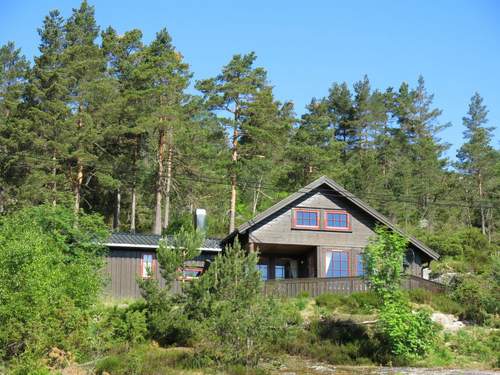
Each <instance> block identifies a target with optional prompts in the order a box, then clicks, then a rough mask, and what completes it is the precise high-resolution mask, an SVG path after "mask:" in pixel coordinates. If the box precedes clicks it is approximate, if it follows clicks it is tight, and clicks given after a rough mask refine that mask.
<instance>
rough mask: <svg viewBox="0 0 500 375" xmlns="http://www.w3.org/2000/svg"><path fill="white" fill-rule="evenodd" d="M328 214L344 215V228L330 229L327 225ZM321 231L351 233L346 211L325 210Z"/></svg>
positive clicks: (349, 220)
mask: <svg viewBox="0 0 500 375" xmlns="http://www.w3.org/2000/svg"><path fill="white" fill-rule="evenodd" d="M328 214H342V215H346V219H347V226H346V227H331V226H329V225H328ZM323 229H324V230H328V231H333V232H352V225H351V215H350V214H349V212H347V211H346V210H325V211H324V212H323Z"/></svg>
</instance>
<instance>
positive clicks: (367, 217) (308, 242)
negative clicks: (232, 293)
mask: <svg viewBox="0 0 500 375" xmlns="http://www.w3.org/2000/svg"><path fill="white" fill-rule="evenodd" d="M377 225H382V226H386V227H388V228H390V229H391V230H393V231H396V232H398V233H400V234H401V235H403V236H404V237H406V238H407V239H408V241H409V245H408V250H407V253H406V257H405V261H404V265H403V266H404V268H405V270H406V272H407V273H408V274H411V275H414V276H417V277H422V276H424V269H425V268H428V267H429V263H430V262H431V261H432V260H435V259H438V257H439V255H438V254H437V253H436V252H434V251H433V250H432V249H430V248H428V247H427V246H425V245H424V244H423V243H421V242H420V241H418V240H417V239H415V238H413V237H411V236H408V235H407V234H405V233H404V232H403V231H402V230H401V229H399V228H398V227H396V226H395V225H394V224H392V223H391V222H390V221H389V219H387V218H386V217H385V216H383V215H382V214H380V213H379V212H377V211H376V210H374V209H373V208H371V207H369V206H368V205H367V204H366V203H364V202H363V201H361V200H360V199H359V198H356V197H355V196H354V195H352V194H351V193H350V192H348V191H347V190H345V189H344V188H343V187H342V186H340V185H339V184H337V183H336V182H335V181H333V180H332V179H329V178H328V177H325V176H323V177H320V178H318V179H317V180H316V181H314V182H312V183H311V184H309V185H307V186H305V187H304V188H302V189H300V190H299V191H298V192H297V193H295V194H292V195H291V196H289V197H287V198H285V199H284V200H282V201H281V202H279V203H277V204H275V205H274V206H272V207H270V208H269V209H267V210H266V211H264V212H262V213H261V214H259V215H257V216H256V217H254V218H253V219H252V220H250V221H248V222H246V223H244V224H243V225H241V226H240V227H239V228H238V229H237V230H235V231H234V232H233V233H231V234H230V235H229V236H228V237H226V238H225V239H224V240H223V241H222V243H223V246H225V245H227V244H232V243H234V241H235V240H236V239H238V240H239V241H240V243H241V244H242V245H243V246H244V247H245V248H246V249H248V250H249V251H255V250H258V251H259V255H260V258H259V259H260V260H259V269H260V271H261V274H262V278H263V279H265V280H273V279H294V278H331V277H350V276H362V275H363V273H364V267H363V250H364V248H365V247H366V245H368V243H369V241H370V239H371V238H373V236H374V234H375V233H374V230H375V227H376V226H377Z"/></svg>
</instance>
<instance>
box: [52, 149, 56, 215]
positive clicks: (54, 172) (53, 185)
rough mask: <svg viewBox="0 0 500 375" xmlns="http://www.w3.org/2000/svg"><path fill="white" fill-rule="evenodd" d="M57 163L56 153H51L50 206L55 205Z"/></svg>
mask: <svg viewBox="0 0 500 375" xmlns="http://www.w3.org/2000/svg"><path fill="white" fill-rule="evenodd" d="M56 178H57V161H56V152H55V150H54V152H53V153H52V205H53V206H56V205H57V181H56Z"/></svg>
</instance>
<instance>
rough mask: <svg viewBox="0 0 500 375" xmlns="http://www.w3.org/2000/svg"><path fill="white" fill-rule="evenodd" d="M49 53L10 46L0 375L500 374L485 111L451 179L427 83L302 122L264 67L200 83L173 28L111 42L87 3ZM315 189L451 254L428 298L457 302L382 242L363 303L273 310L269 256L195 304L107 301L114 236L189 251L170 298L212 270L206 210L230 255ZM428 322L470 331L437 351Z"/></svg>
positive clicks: (315, 104) (60, 21)
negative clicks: (265, 274) (206, 250)
mask: <svg viewBox="0 0 500 375" xmlns="http://www.w3.org/2000/svg"><path fill="white" fill-rule="evenodd" d="M38 34H39V38H40V42H39V52H38V54H37V55H36V56H35V57H34V59H33V61H30V60H29V59H27V58H26V57H25V56H24V55H23V52H22V51H21V49H19V48H18V47H16V45H15V43H14V42H9V43H7V44H5V45H4V46H1V47H0V62H1V65H0V279H1V280H2V283H0V373H1V372H3V371H4V370H5V371H10V372H12V373H17V374H32V373H34V372H33V371H34V369H38V370H39V372H36V373H37V374H38V373H40V374H45V373H51V371H59V370H61V369H64V368H66V367H70V366H73V365H75V364H77V367H78V368H80V369H81V368H87V369H88V373H99V374H100V373H103V374H104V373H113V374H122V373H123V374H129V373H137V374H142V373H144V374H151V373H185V374H195V373H196V374H198V373H200V372H199V371H198V370H199V369H205V368H207V369H209V370H210V369H212V370H214V369H222V370H223V371H225V372H222V373H227V374H243V373H245V374H253V373H255V374H260V373H273V372H272V371H271V372H269V371H267V370H266V369H265V368H264V370H262V368H260V367H258V366H260V365H261V364H262V363H264V366H268V365H269V366H271V365H272V364H273V363H274V365H272V366H274V367H273V369H274V368H275V367H278V368H280V367H279V366H280V365H279V363H285V362H279V361H286V360H288V359H286V358H289V356H298V357H301V356H302V357H305V358H310V359H314V360H319V361H323V362H328V363H330V364H332V365H339V364H349V365H373V366H375V365H376V366H379V365H388V366H392V365H393V364H395V365H397V364H402V365H408V364H411V365H415V366H426V367H430V366H440V367H442V366H449V367H457V366H466V367H467V366H469V367H474V368H477V367H481V368H498V367H499V366H500V359H499V357H498V353H499V352H500V344H499V343H500V341H499V339H498V327H499V326H500V323H499V318H498V317H499V303H498V301H499V296H500V287H499V285H500V261H499V254H500V253H499V250H500V236H499V234H498V227H499V226H500V204H499V203H500V149H499V148H498V147H497V146H498V145H495V144H494V127H493V126H491V124H490V123H489V122H488V108H487V107H486V105H485V104H484V101H483V98H482V97H481V94H480V93H477V92H476V93H473V92H472V93H470V95H471V99H470V103H469V106H468V108H464V109H463V123H462V124H461V125H462V128H461V129H462V130H463V142H462V144H461V145H460V147H459V148H458V152H457V154H456V157H453V158H450V157H449V154H448V150H449V147H450V145H449V144H448V143H447V142H446V141H447V140H446V139H441V138H440V134H441V131H442V130H443V129H444V128H446V127H449V126H451V124H448V123H444V122H443V121H442V120H441V115H442V109H439V108H436V106H435V104H434V103H433V102H434V96H433V94H432V93H430V92H428V90H427V88H426V85H425V81H424V78H423V77H421V76H420V77H409V78H410V79H414V80H415V82H414V84H410V83H408V82H402V83H401V84H400V85H399V87H382V88H376V87H372V84H371V83H370V80H369V77H367V76H362V75H360V80H359V81H357V82H355V83H354V84H353V85H352V86H351V85H349V84H347V83H346V82H332V83H331V85H330V88H329V89H328V90H327V91H325V92H318V93H317V95H318V96H317V97H314V98H311V100H310V102H309V104H308V105H307V107H306V108H305V111H304V114H302V115H297V113H298V112H300V113H302V108H295V107H294V104H293V102H291V101H280V100H278V99H277V98H276V96H275V92H274V87H273V85H272V82H270V81H269V79H268V74H267V71H266V69H265V68H264V67H261V66H259V64H258V63H257V54H256V53H255V52H251V51H249V52H246V53H242V54H235V55H234V56H233V57H232V58H231V59H230V60H229V61H228V62H227V64H226V65H224V66H223V67H221V69H220V72H219V73H218V74H217V75H216V76H214V77H205V78H204V79H200V80H195V79H194V78H193V77H194V72H193V71H192V70H191V68H190V65H189V61H185V59H184V57H183V55H182V51H179V50H177V49H176V47H175V43H174V41H173V40H172V38H171V36H170V35H169V33H168V31H167V29H162V30H159V31H158V32H157V34H156V37H155V38H154V39H153V40H152V41H150V42H145V41H144V40H143V35H142V32H141V30H138V29H133V30H129V31H126V32H124V33H119V32H118V31H116V30H115V29H113V28H112V27H107V28H102V27H101V26H99V25H97V22H96V19H95V9H94V7H93V6H92V5H90V4H89V3H88V2H87V1H86V0H84V1H83V2H82V3H81V5H80V6H79V7H78V8H76V9H73V11H72V14H71V15H70V16H69V17H67V18H65V17H64V16H63V15H62V14H61V13H60V12H59V11H57V10H53V11H50V12H49V14H48V15H47V16H46V17H45V18H44V20H43V22H42V23H41V25H40V27H39V28H38ZM310 68H313V67H310ZM457 125H459V124H454V126H455V127H457V129H458V126H457ZM321 175H326V176H328V177H330V178H332V179H334V180H335V181H337V182H338V183H340V184H341V185H343V186H344V187H345V188H346V189H347V190H349V191H350V192H351V193H353V194H355V195H356V196H357V197H359V198H361V199H363V200H364V201H365V202H367V203H369V204H370V205H371V206H372V207H374V208H375V209H377V210H378V211H380V212H381V213H383V214H384V215H386V216H387V217H389V218H390V219H391V220H392V221H393V222H394V223H395V224H397V225H398V226H399V227H401V228H402V229H404V230H405V231H407V232H408V233H410V234H412V235H415V236H416V237H417V238H419V239H421V240H422V241H424V242H425V243H426V244H427V245H428V246H429V247H431V248H432V249H433V250H435V251H436V252H438V253H439V254H440V255H441V259H440V260H439V262H433V263H432V274H431V277H443V276H446V275H453V276H454V279H453V280H454V281H453V283H449V285H448V288H449V289H447V290H448V293H446V294H432V293H429V292H426V291H424V290H414V291H411V292H407V291H402V290H400V287H399V285H400V277H401V275H400V272H398V270H399V268H400V265H401V263H402V257H403V254H404V249H405V248H406V242H405V240H404V239H403V238H401V237H400V236H398V235H396V234H394V233H392V234H391V233H389V232H386V231H384V230H382V229H380V228H378V229H377V235H378V238H379V240H380V241H379V242H376V240H374V242H373V243H371V245H370V246H368V247H367V249H366V250H367V252H368V254H371V255H370V256H371V258H370V256H369V257H368V258H367V259H372V260H371V262H368V266H367V267H368V268H367V274H368V276H367V280H368V282H370V283H371V285H372V286H374V285H375V286H376V285H379V286H378V289H377V287H372V289H371V291H370V292H366V293H354V294H353V295H350V296H347V295H333V294H325V295H322V296H319V297H317V298H315V299H313V298H310V297H309V296H307V295H301V296H299V297H297V298H295V299H289V300H278V299H273V298H267V297H266V298H264V297H262V295H261V293H260V292H261V286H262V285H261V280H260V274H259V273H258V272H257V269H256V267H257V255H256V254H255V253H253V254H247V253H245V252H244V251H243V250H242V249H241V248H240V247H239V245H238V244H236V245H235V246H234V248H228V249H226V252H224V254H223V255H221V256H218V257H217V259H216V260H215V262H214V264H215V266H213V267H210V268H209V269H208V271H207V272H206V273H204V274H203V275H202V276H201V277H200V278H199V280H197V281H195V282H192V283H186V285H184V284H183V288H184V290H183V292H184V293H183V294H182V295H176V296H174V295H172V294H171V293H170V292H169V290H168V288H159V286H158V284H155V283H154V282H153V281H152V280H150V279H144V280H143V279H141V280H139V281H138V282H140V283H141V291H142V294H143V297H144V298H143V299H141V300H139V301H132V302H130V303H125V304H123V303H122V304H117V303H113V304H109V303H108V302H106V301H103V299H102V291H103V288H104V286H105V284H106V280H104V277H103V275H102V274H101V273H100V272H97V271H98V270H100V269H101V268H102V267H103V264H104V255H105V253H106V249H105V248H104V246H102V245H101V244H102V243H105V241H106V238H108V236H109V232H110V231H123V232H140V233H155V234H172V235H174V238H177V239H178V243H180V244H181V245H180V246H178V247H176V248H174V249H173V250H172V249H171V248H168V249H167V247H166V245H165V246H163V245H162V246H160V249H159V250H158V251H159V253H158V254H159V255H158V259H159V262H160V265H161V271H160V272H162V276H163V277H164V279H165V280H167V281H168V282H171V281H172V280H175V279H176V278H177V277H178V276H179V275H178V269H179V267H180V265H181V264H184V263H183V262H184V261H185V260H186V259H187V258H186V257H187V256H188V255H189V256H191V257H193V256H195V255H196V254H199V248H200V246H201V245H200V244H201V243H202V242H200V241H202V239H201V238H198V236H199V233H198V234H197V232H193V231H192V230H191V229H192V228H190V227H192V217H193V212H194V210H195V209H196V208H205V209H206V210H207V212H208V233H206V235H207V236H210V237H218V238H222V237H224V236H226V235H227V234H228V233H230V232H232V231H233V230H234V229H235V228H236V227H237V226H238V225H239V224H241V223H243V222H245V221H247V220H249V219H250V218H252V217H253V216H254V215H256V214H257V213H259V212H262V211H263V210H265V209H266V208H268V207H270V206H271V205H273V204H274V203H276V202H278V201H279V200H281V199H283V198H284V197H286V196H287V195H289V194H291V193H293V192H295V191H297V190H300V189H301V188H303V187H304V186H305V185H307V184H308V183H310V182H311V181H313V180H314V179H315V178H317V177H319V176H321ZM377 241H378V240H377ZM387 244H389V245H387ZM395 250H397V251H395ZM184 258H186V259H184ZM176 262H177V263H176ZM391 264H392V266H391ZM380 265H382V266H380ZM385 265H389V267H385ZM377 267H379V268H377ZM384 267H385V268H384ZM391 267H392V268H391ZM384 269H385V271H383V270H384ZM381 270H382V271H381ZM387 270H388V271H387ZM384 272H385V274H384ZM388 290H389V291H390V293H389V294H388V292H387V291H388ZM346 312H349V314H351V315H349V319H348V320H345V313H346ZM435 312H440V313H448V314H452V315H454V316H457V317H459V318H460V319H462V320H464V321H466V322H467V324H469V326H468V327H467V328H466V329H463V330H460V331H458V332H443V331H442V328H440V327H438V325H437V324H434V323H433V322H432V321H431V318H430V317H431V314H432V313H435ZM339 317H340V318H339ZM342 319H343V320H342ZM356 319H358V320H359V321H356ZM366 322H368V323H366ZM370 322H371V323H370ZM401 332H407V333H408V332H410V333H408V334H406V335H401V334H400V333H401ZM269 353H274V354H275V355H276V357H273V356H271V355H270V354H269ZM279 356H281V357H279ZM284 358H285V359H284ZM276 363H278V365H276ZM75 366H76V365H75ZM231 366H236V367H234V368H233V367H231ZM241 366H242V367H241ZM249 369H252V370H251V371H250V370H249ZM261 370H262V371H261ZM169 371H170V372H169ZM214 371H215V370H214ZM249 371H250V372H249ZM252 371H254V372H252ZM209 373H213V372H210V371H209Z"/></svg>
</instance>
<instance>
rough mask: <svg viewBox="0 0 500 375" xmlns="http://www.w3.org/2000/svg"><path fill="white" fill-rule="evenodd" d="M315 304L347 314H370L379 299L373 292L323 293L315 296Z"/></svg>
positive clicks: (377, 305)
mask: <svg viewBox="0 0 500 375" xmlns="http://www.w3.org/2000/svg"><path fill="white" fill-rule="evenodd" d="M316 305H317V306H319V307H323V308H326V309H328V310H332V311H335V310H337V311H340V312H344V313H348V314H370V313H373V312H374V310H376V309H377V308H378V307H379V306H380V299H379V297H378V296H377V295H376V294H375V293H373V292H356V293H352V294H350V295H345V294H333V293H325V294H322V295H320V296H318V297H316Z"/></svg>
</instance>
